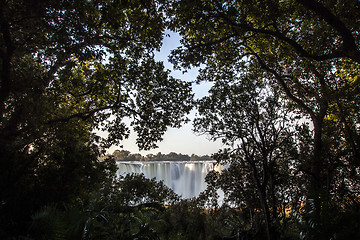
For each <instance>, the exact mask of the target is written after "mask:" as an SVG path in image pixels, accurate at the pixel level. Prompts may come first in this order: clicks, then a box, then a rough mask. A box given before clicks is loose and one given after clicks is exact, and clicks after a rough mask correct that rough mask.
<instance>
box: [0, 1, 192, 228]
mask: <svg viewBox="0 0 360 240" xmlns="http://www.w3.org/2000/svg"><path fill="white" fill-rule="evenodd" d="M161 2H162V1H136V0H134V1H132V0H131V1H112V0H105V1H97V0H94V1H88V0H81V1H53V0H48V1H24V0H16V1H7V0H3V1H0V66H1V67H0V146H1V149H0V169H1V170H0V187H1V189H2V191H1V194H0V202H1V206H0V209H1V210H0V211H1V212H4V210H6V212H7V213H9V215H2V216H1V220H0V222H1V223H0V225H1V226H2V227H1V228H2V231H1V232H5V235H6V232H7V231H10V230H9V229H13V230H14V229H15V230H16V231H17V230H18V229H23V226H22V225H21V224H23V223H25V222H26V221H27V220H28V219H27V218H28V217H29V214H27V213H28V212H31V211H35V210H36V209H32V207H34V208H36V207H35V205H31V204H29V205H27V204H26V203H25V201H24V200H25V199H24V195H22V193H27V192H28V193H29V194H30V195H31V196H32V199H29V202H32V201H37V200H39V202H38V204H36V206H39V205H42V204H47V203H48V202H47V200H44V199H42V200H43V201H42V202H41V201H40V199H37V196H36V194H35V193H36V192H37V191H38V190H39V185H40V186H41V185H42V184H45V185H46V181H45V179H47V177H49V178H50V179H51V180H55V179H54V178H55V176H58V177H59V178H58V181H56V185H54V186H52V187H54V188H55V186H59V185H60V184H61V181H62V180H64V179H68V181H69V182H68V184H66V186H71V185H72V184H77V183H78V182H77V181H75V180H74V178H77V177H79V178H80V179H83V178H85V179H86V178H88V179H90V180H94V181H96V177H94V173H90V172H88V173H84V171H85V170H84V171H83V170H81V169H83V168H87V167H89V169H92V168H95V169H97V170H98V171H100V172H101V171H105V170H104V169H102V168H96V167H95V166H96V164H97V163H96V162H97V160H96V156H97V155H99V153H100V152H99V148H98V146H99V145H100V146H101V147H107V146H109V145H111V144H114V143H119V142H120V141H121V140H122V139H123V138H125V137H127V136H128V134H129V129H128V127H127V126H126V125H125V124H124V123H123V121H122V120H123V119H124V118H130V120H131V125H132V127H133V128H134V130H135V131H136V132H137V133H138V136H139V137H138V140H137V143H138V145H139V147H140V148H142V149H149V148H152V147H155V146H156V144H155V143H156V141H159V140H161V137H162V134H163V133H164V132H165V131H166V129H167V127H169V126H171V127H179V126H180V124H181V123H182V122H183V121H185V120H186V118H185V117H184V115H185V114H186V113H188V112H189V111H190V109H191V103H192V93H191V89H190V83H185V82H182V81H180V80H177V79H174V78H172V77H171V76H170V75H169V71H168V70H165V69H164V66H163V64H162V63H161V62H156V61H155V60H154V50H159V48H160V46H161V40H162V37H163V34H164V33H163V32H164V15H163V13H162V11H161V9H160V5H159V4H160V3H161ZM95 130H103V131H107V132H108V137H107V138H106V139H101V138H100V137H98V136H96V134H94V132H95ZM79 151H80V152H79ZM74 156H78V157H79V159H74ZM72 161H74V162H73V163H72ZM76 161H79V162H78V163H76ZM67 164H68V165H67ZM73 164H74V165H73ZM88 165H91V166H92V167H91V166H88ZM71 167H74V169H72V170H73V171H74V172H76V174H77V176H76V177H75V176H70V175H69V174H70V173H71V172H72V170H71ZM51 171H54V172H55V174H54V175H51V174H50V172H51ZM86 171H87V170H86ZM86 171H85V172H86ZM95 172H96V170H95ZM95 175H96V174H95ZM66 176H68V178H67V177H66ZM71 181H73V182H71ZM85 182H86V181H85ZM87 184H88V186H91V185H92V184H89V183H87ZM84 185H86V184H84ZM84 185H82V184H81V185H79V187H80V186H84ZM43 187H44V189H46V188H47V187H51V186H43ZM62 189H63V188H62ZM68 190H69V189H63V191H65V192H66V191H68ZM63 194H64V195H66V196H68V193H63ZM25 195H26V194H25ZM30 195H27V196H30ZM51 201H56V199H55V198H52V200H51ZM19 206H22V208H19ZM21 209H28V210H27V211H26V213H25V212H24V213H23V214H20V213H19V212H21ZM12 210H14V212H18V213H19V214H18V215H16V216H15V214H14V215H13V216H11V213H12ZM10 216H11V217H10ZM9 217H10V218H9ZM18 217H23V218H24V219H23V220H20V219H17V218H18ZM9 219H11V220H9ZM18 224H20V225H18ZM17 233H19V232H17ZM1 234H2V233H1Z"/></svg>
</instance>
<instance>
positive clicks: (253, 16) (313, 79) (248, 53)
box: [168, 0, 360, 215]
mask: <svg viewBox="0 0 360 240" xmlns="http://www.w3.org/2000/svg"><path fill="white" fill-rule="evenodd" d="M359 8H360V4H359V2H358V1H336V2H335V1H312V0H310V1H300V0H299V1H266V2H263V1H202V0H199V1H191V2H190V1H187V0H182V1H174V2H173V4H172V6H171V7H170V8H168V14H169V15H170V18H171V28H172V30H174V31H178V32H179V33H180V35H182V36H183V40H182V44H183V46H182V47H180V48H178V49H177V50H175V51H173V54H172V57H171V60H172V62H173V63H175V64H176V65H177V66H178V67H185V68H188V67H190V66H201V64H203V65H202V66H205V67H203V70H201V73H200V79H201V80H204V79H205V80H206V77H202V75H203V76H207V77H208V76H211V74H219V75H220V74H223V76H226V73H227V72H226V71H227V68H226V67H224V66H229V65H230V66H231V65H232V66H233V67H234V68H237V73H238V74H239V75H240V74H242V73H243V72H249V71H250V72H251V71H254V73H257V74H260V76H262V77H263V76H265V77H266V78H267V79H269V80H271V81H273V82H274V83H276V84H277V86H278V87H279V91H281V92H282V93H283V95H284V96H286V98H287V99H289V100H290V101H291V102H292V103H293V104H294V105H295V106H297V108H298V109H299V110H300V111H301V115H302V116H304V117H307V118H309V119H310V121H311V122H312V125H313V143H312V157H311V158H310V159H309V160H308V164H307V165H308V166H309V169H306V170H305V171H304V172H306V173H308V175H309V178H310V179H311V181H310V183H309V186H308V187H307V189H308V197H309V199H314V200H315V205H316V208H315V209H316V210H315V212H316V215H319V214H320V209H321V208H320V205H321V202H322V201H324V200H326V199H324V196H325V195H326V194H323V192H324V190H325V191H329V189H327V188H326V187H325V182H326V180H325V179H324V176H325V174H324V172H323V170H324V169H326V167H327V166H326V165H327V162H326V160H324V154H323V153H324V151H325V152H326V150H327V149H324V147H323V142H322V138H323V135H324V132H323V130H324V124H325V123H324V119H325V117H326V116H328V115H329V114H330V108H329V107H330V106H331V107H335V108H338V107H339V106H338V105H335V103H336V102H337V101H338V99H339V98H340V99H342V98H344V97H345V96H346V94H347V93H346V91H345V89H344V88H342V87H341V86H342V84H344V83H346V84H350V82H351V81H352V80H351V79H354V78H353V76H354V75H355V76H358V75H359V71H358V66H359V63H360V51H359V34H358V32H359V24H358V23H359V21H360V20H359V19H360V16H359V12H360V11H359ZM345 66H346V67H345ZM214 69H215V70H214ZM346 69H353V70H354V69H357V70H355V71H352V72H351V73H350V72H348V71H346ZM259 70H261V71H259ZM340 72H343V73H344V72H347V73H345V74H339V73H340ZM201 74H202V75H201ZM352 89H354V87H352ZM352 93H353V94H352V98H357V97H355V95H356V96H358V94H359V92H357V93H355V92H352ZM340 96H341V97H340ZM354 106H357V104H354V105H351V108H354ZM356 108H357V107H356ZM339 109H340V107H339ZM331 111H333V110H331ZM339 111H340V110H339ZM341 112H342V113H344V114H345V112H343V111H341ZM345 115H346V114H345ZM343 117H344V116H343ZM345 118H351V117H350V116H349V115H348V116H347V117H345ZM343 119H344V118H343ZM340 120H341V117H340V119H337V121H340ZM343 123H345V122H344V121H343ZM345 125H346V124H344V126H345ZM355 133H356V132H354V131H352V135H350V134H348V137H347V138H348V139H347V140H349V141H351V136H353V135H354V134H355ZM353 145H354V144H353ZM354 146H355V145H354ZM353 149H354V148H353Z"/></svg>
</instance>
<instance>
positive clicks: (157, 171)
mask: <svg viewBox="0 0 360 240" xmlns="http://www.w3.org/2000/svg"><path fill="white" fill-rule="evenodd" d="M117 166H118V171H117V174H118V176H125V175H126V174H128V173H139V174H140V173H142V174H144V175H145V177H147V178H156V180H158V181H163V182H164V183H165V184H166V185H167V186H168V187H170V188H171V189H172V190H174V192H175V193H177V194H179V195H180V196H182V197H183V198H192V197H197V196H198V195H199V193H200V192H202V191H204V190H205V189H206V182H205V177H206V174H207V173H208V172H209V171H211V170H216V171H221V166H219V165H216V162H215V161H161V162H159V161H153V162H144V161H131V162H123V161H118V162H117Z"/></svg>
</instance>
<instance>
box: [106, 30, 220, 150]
mask: <svg viewBox="0 0 360 240" xmlns="http://www.w3.org/2000/svg"><path fill="white" fill-rule="evenodd" d="M167 34H169V35H170V36H169V37H165V39H164V42H163V46H162V48H161V51H160V52H158V53H156V59H157V60H159V61H163V62H164V65H165V67H166V68H168V69H170V70H171V72H172V73H171V75H172V76H173V77H175V78H178V79H182V80H185V81H193V80H195V78H196V76H197V69H190V70H188V71H187V73H184V74H183V73H182V71H175V70H174V69H173V66H172V64H171V63H169V62H168V61H167V58H168V55H169V54H170V51H171V50H172V49H175V48H177V47H178V46H179V45H180V36H178V35H177V34H176V33H173V32H167ZM210 86H211V85H210V83H202V84H200V85H194V86H193V91H194V93H195V98H200V97H203V96H205V95H206V94H207V92H208V90H209V88H210ZM195 114H196V111H195V110H193V111H192V112H191V113H190V115H189V118H190V119H194V117H195ZM135 142H136V134H135V133H133V132H132V133H131V135H130V137H129V139H126V140H124V141H123V142H122V145H123V148H122V149H124V150H128V151H130V152H132V153H140V154H142V155H146V154H149V153H152V154H156V153H158V152H162V153H170V152H176V153H182V154H189V155H191V154H196V155H206V154H208V155H210V154H212V153H215V152H217V151H218V149H220V148H221V147H222V144H221V142H220V141H218V142H212V141H209V140H208V137H207V136H204V135H202V136H199V135H196V134H195V133H194V132H193V131H192V123H191V122H190V123H188V124H186V125H184V126H183V127H181V128H179V129H177V128H170V129H168V131H167V132H166V133H165V135H164V140H163V141H162V142H159V143H158V144H157V145H158V146H159V148H156V149H152V150H150V151H139V149H138V147H137V146H136V143H135ZM116 149H120V148H119V147H118V146H113V147H111V148H110V149H109V150H108V152H109V153H112V152H113V151H114V150H116Z"/></svg>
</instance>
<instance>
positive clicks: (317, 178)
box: [308, 117, 324, 220]
mask: <svg viewBox="0 0 360 240" xmlns="http://www.w3.org/2000/svg"><path fill="white" fill-rule="evenodd" d="M323 119H324V118H323V117H314V118H313V124H314V149H313V156H312V158H311V159H310V173H311V176H310V186H309V189H308V198H309V199H312V200H313V201H314V209H313V210H314V213H315V219H316V220H319V217H320V212H321V191H322V179H321V168H322V165H323V157H322V139H321V138H322V127H323Z"/></svg>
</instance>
